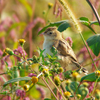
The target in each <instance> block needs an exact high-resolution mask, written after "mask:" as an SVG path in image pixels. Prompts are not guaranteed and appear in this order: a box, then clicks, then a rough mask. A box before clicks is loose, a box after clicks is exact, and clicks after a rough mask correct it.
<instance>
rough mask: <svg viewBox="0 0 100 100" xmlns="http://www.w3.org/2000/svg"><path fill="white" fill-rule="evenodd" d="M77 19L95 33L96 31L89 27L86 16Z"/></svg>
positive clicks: (89, 23)
mask: <svg viewBox="0 0 100 100" xmlns="http://www.w3.org/2000/svg"><path fill="white" fill-rule="evenodd" d="M79 19H80V22H81V23H82V24H83V25H85V26H87V27H88V28H89V29H90V30H91V31H92V32H94V33H95V34H96V32H95V31H94V29H93V28H92V27H91V22H90V21H89V19H88V18H86V17H81V18H79Z"/></svg>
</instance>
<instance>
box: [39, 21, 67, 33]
mask: <svg viewBox="0 0 100 100" xmlns="http://www.w3.org/2000/svg"><path fill="white" fill-rule="evenodd" d="M64 22H68V20H63V21H58V22H54V23H53V22H52V23H50V24H49V25H47V26H45V27H44V28H43V29H41V30H40V31H39V33H38V35H39V34H41V33H42V32H44V31H45V30H46V29H47V28H48V27H54V26H56V27H58V26H59V25H61V24H62V23H64Z"/></svg>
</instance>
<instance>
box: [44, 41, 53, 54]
mask: <svg viewBox="0 0 100 100" xmlns="http://www.w3.org/2000/svg"><path fill="white" fill-rule="evenodd" d="M52 46H53V42H52V41H44V43H43V50H44V49H45V51H44V56H46V55H47V54H49V55H52V53H51V51H50V49H51V47H52Z"/></svg>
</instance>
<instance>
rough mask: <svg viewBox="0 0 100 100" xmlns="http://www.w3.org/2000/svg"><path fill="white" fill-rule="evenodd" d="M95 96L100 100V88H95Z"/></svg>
mask: <svg viewBox="0 0 100 100" xmlns="http://www.w3.org/2000/svg"><path fill="white" fill-rule="evenodd" d="M95 97H96V98H97V100H100V90H99V89H96V90H95Z"/></svg>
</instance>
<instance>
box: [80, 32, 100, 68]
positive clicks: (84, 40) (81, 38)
mask: <svg viewBox="0 0 100 100" xmlns="http://www.w3.org/2000/svg"><path fill="white" fill-rule="evenodd" d="M79 34H80V36H81V39H82V40H83V43H84V45H85V46H86V48H87V51H88V53H89V55H90V57H91V59H92V62H93V64H94V66H95V68H96V70H98V68H97V66H96V64H95V62H94V60H93V58H92V56H91V54H90V51H89V49H88V46H87V44H86V42H85V40H84V37H83V35H82V33H79Z"/></svg>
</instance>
